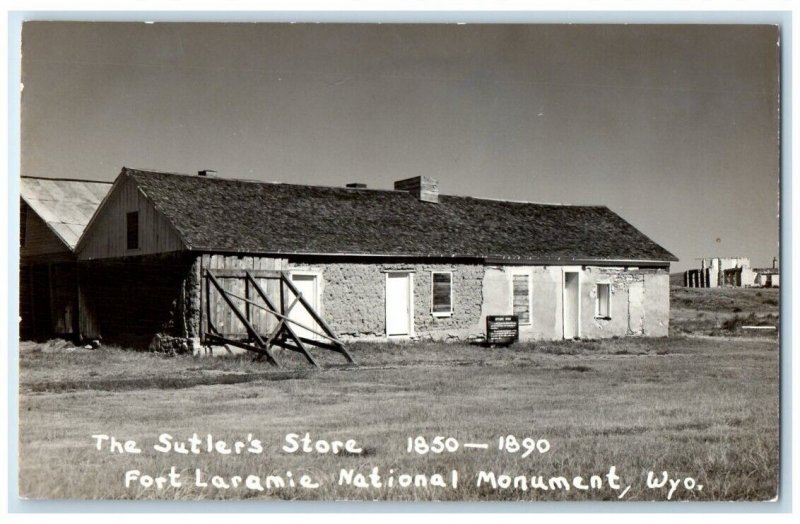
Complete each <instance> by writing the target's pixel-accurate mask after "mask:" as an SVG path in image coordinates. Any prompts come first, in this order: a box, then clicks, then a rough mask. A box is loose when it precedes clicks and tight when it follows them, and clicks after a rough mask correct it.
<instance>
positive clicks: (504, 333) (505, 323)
mask: <svg viewBox="0 0 800 524" xmlns="http://www.w3.org/2000/svg"><path fill="white" fill-rule="evenodd" d="M517 340H519V317H518V316H517V315H487V317H486V344H488V345H490V346H509V345H511V344H513V343H514V342H516V341H517Z"/></svg>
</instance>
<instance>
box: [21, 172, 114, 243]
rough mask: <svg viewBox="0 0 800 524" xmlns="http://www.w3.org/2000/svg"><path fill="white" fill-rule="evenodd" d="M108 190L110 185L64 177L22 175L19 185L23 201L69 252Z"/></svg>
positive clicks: (108, 183)
mask: <svg viewBox="0 0 800 524" xmlns="http://www.w3.org/2000/svg"><path fill="white" fill-rule="evenodd" d="M110 189H111V183H110V182H98V181H95V180H75V179H66V178H38V177H28V176H23V177H21V178H20V184H19V192H20V196H21V197H22V200H24V201H25V203H26V204H28V205H29V206H30V207H31V209H33V211H35V212H36V214H37V215H39V217H40V218H41V219H42V220H43V221H44V222H45V223H46V224H47V227H49V228H50V230H51V231H53V233H55V234H56V236H57V237H58V238H60V239H61V241H62V242H64V244H65V245H66V246H67V247H68V248H69V249H70V250H74V249H75V245H76V244H77V243H78V239H79V238H80V236H81V234H82V233H83V230H84V229H85V228H86V225H87V224H88V223H89V220H90V219H91V218H92V215H94V212H95V211H96V210H97V207H98V206H99V205H100V202H102V201H103V198H105V196H106V194H108V191H109V190H110Z"/></svg>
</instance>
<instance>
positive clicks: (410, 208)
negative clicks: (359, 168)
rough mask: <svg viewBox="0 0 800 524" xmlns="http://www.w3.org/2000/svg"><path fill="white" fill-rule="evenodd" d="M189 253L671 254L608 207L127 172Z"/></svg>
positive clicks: (499, 257)
mask: <svg viewBox="0 0 800 524" xmlns="http://www.w3.org/2000/svg"><path fill="white" fill-rule="evenodd" d="M121 176H129V177H131V179H132V180H133V181H134V182H135V183H136V185H137V186H138V188H139V189H140V191H141V192H142V193H143V194H144V195H145V196H146V197H147V198H148V199H149V200H150V201H152V203H153V205H154V206H155V208H156V209H157V210H158V211H159V212H160V213H161V214H163V216H164V217H166V219H167V220H168V221H169V222H170V223H171V224H172V226H173V227H174V228H175V230H176V231H177V232H178V234H179V235H180V236H181V238H182V240H183V241H184V243H185V244H186V246H187V247H188V249H190V250H195V251H213V252H229V253H251V254H257V253H262V254H277V255H291V254H306V255H323V254H324V255H351V256H395V257H448V258H451V257H457V258H477V259H481V260H487V261H497V262H500V261H508V262H515V261H516V262H520V263H521V262H525V261H529V262H533V261H536V262H538V263H546V262H548V261H549V262H551V263H554V264H556V263H561V264H564V263H569V262H579V261H597V262H600V261H607V262H615V261H638V262H659V263H668V262H670V261H676V260H677V259H676V258H675V256H674V255H672V254H671V253H669V252H668V251H667V250H665V249H664V248H662V247H661V246H659V245H658V244H656V243H655V242H653V241H652V240H650V239H649V238H647V237H646V236H645V235H644V234H642V233H641V232H640V231H639V230H637V229H636V228H635V227H633V226H632V225H630V224H629V223H628V222H626V221H625V220H623V219H622V218H621V217H620V216H618V215H617V214H615V213H613V212H612V211H610V210H609V209H608V208H607V207H604V206H565V205H545V204H532V203H520V202H508V201H500V200H486V199H480V198H471V197H462V196H448V195H440V196H439V203H438V204H437V203H429V202H420V201H419V200H418V199H417V198H416V197H414V196H413V195H411V194H410V193H407V192H404V191H388V190H370V189H349V188H338V187H321V186H305V185H294V184H282V183H266V182H254V181H246V180H232V179H224V178H216V177H200V176H195V175H181V174H175V173H160V172H154V171H141V170H135V169H128V168H123V171H122V174H121Z"/></svg>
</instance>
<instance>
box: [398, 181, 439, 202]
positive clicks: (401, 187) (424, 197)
mask: <svg viewBox="0 0 800 524" xmlns="http://www.w3.org/2000/svg"><path fill="white" fill-rule="evenodd" d="M394 190H395V191H408V192H409V193H411V194H412V195H414V196H415V197H417V198H418V199H419V200H420V201H422V202H433V203H438V202H439V182H438V181H437V180H436V179H435V178H431V177H427V176H415V177H413V178H406V179H405V180H398V181H397V182H395V183H394Z"/></svg>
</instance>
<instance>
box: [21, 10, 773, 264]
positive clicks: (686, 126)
mask: <svg viewBox="0 0 800 524" xmlns="http://www.w3.org/2000/svg"><path fill="white" fill-rule="evenodd" d="M778 41H779V32H778V29H777V28H776V27H774V26H753V25H750V26H748V25H714V26H712V25H671V26H657V25H472V24H469V25H414V24H397V25H393V24H381V25H377V24H362V25H353V24H266V23H264V24H261V23H258V24H256V23H249V24H207V23H175V24H170V23H155V24H144V23H110V22H102V23H101V22H98V23H75V22H28V23H26V24H25V25H24V26H23V34H22V42H23V43H22V82H23V86H24V88H23V91H22V119H21V121H22V132H21V136H22V144H21V152H22V153H21V154H22V158H21V166H22V174H23V175H27V176H42V177H65V178H85V179H92V180H109V181H110V180H113V179H114V178H115V177H116V176H117V174H119V172H120V170H121V168H122V167H123V166H127V167H135V168H151V169H156V170H162V171H175V172H183V173H195V172H197V171H198V170H201V169H214V170H217V171H218V173H219V176H221V177H225V178H245V179H255V180H265V181H281V182H290V183H299V184H319V185H332V186H343V185H345V184H347V183H349V182H362V183H366V184H367V185H368V186H369V187H371V188H378V189H391V188H392V187H393V182H394V181H395V180H399V179H403V178H408V177H412V176H418V175H425V176H431V177H433V178H436V179H437V180H438V181H439V187H440V191H441V193H444V194H455V195H469V196H475V197H482V198H498V199H509V200H525V201H531V202H545V203H563V204H584V205H605V206H608V207H609V208H611V209H612V210H613V211H615V212H616V213H618V214H619V215H621V216H622V217H623V218H625V219H626V220H628V221H629V222H630V223H632V224H633V225H634V226H636V227H638V228H639V229H640V230H641V231H642V232H644V233H645V234H646V235H647V236H649V237H650V238H652V239H653V240H654V241H656V242H657V243H659V244H661V245H662V246H664V247H665V248H666V249H668V250H669V251H671V252H672V253H673V254H675V255H676V256H677V257H678V258H679V259H680V262H678V263H674V264H673V265H672V268H671V270H672V271H682V270H685V269H689V268H692V267H699V262H698V261H697V260H696V259H697V258H700V257H711V256H746V257H750V258H751V260H752V262H753V265H754V266H757V267H760V266H769V265H771V264H772V258H773V257H774V256H777V255H778V221H779V219H778V213H779V205H778V204H779V197H778V185H779V177H780V172H779V165H780V164H779V162H780V157H779V100H780V98H779V85H780V79H779V76H780V71H779V58H780V55H779V53H780V48H779V45H778Z"/></svg>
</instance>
